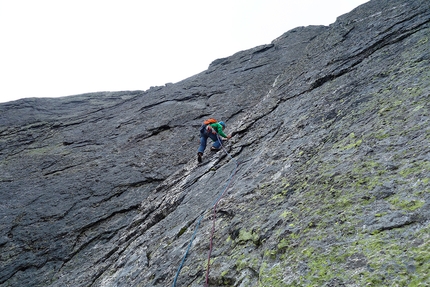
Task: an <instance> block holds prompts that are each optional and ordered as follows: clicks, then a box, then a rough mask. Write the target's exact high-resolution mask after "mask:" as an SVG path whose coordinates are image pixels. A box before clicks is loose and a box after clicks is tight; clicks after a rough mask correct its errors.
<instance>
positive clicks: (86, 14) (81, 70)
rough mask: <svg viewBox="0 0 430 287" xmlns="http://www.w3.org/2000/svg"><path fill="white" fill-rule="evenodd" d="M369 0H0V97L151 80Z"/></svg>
mask: <svg viewBox="0 0 430 287" xmlns="http://www.w3.org/2000/svg"><path fill="white" fill-rule="evenodd" d="M365 2H367V1H366V0H300V1H298V0H216V1H215V0H213V1H209V0H116V1H111V0H69V1H67V0H0V37H1V44H0V102H7V101H11V100H15V99H19V98H24V97H60V96H69V95H75V94H82V93H89V92H99V91H123V90H147V89H148V88H150V87H151V86H161V85H164V84H166V83H175V82H178V81H181V80H183V79H186V78H188V77H190V76H193V75H195V74H197V73H200V72H202V71H204V70H206V69H207V68H208V66H209V64H210V63H211V62H212V61H213V60H215V59H218V58H223V57H227V56H230V55H232V54H234V53H236V52H239V51H241V50H246V49H250V48H253V47H255V46H259V45H263V44H269V43H270V42H271V41H272V40H274V39H275V38H277V37H279V36H281V35H282V34H283V33H285V32H287V31H288V30H291V29H293V28H295V27H298V26H308V25H329V24H331V23H333V22H335V20H336V17H338V16H340V15H342V14H345V13H347V12H349V11H351V10H352V9H354V8H355V7H357V6H359V5H361V4H363V3H365Z"/></svg>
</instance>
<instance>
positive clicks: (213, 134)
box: [197, 118, 231, 162]
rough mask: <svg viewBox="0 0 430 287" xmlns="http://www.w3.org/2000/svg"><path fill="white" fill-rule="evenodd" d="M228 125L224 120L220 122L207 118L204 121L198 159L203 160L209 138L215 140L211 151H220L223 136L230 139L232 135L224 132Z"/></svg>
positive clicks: (201, 128)
mask: <svg viewBox="0 0 430 287" xmlns="http://www.w3.org/2000/svg"><path fill="white" fill-rule="evenodd" d="M225 127H226V125H225V123H224V122H222V121H221V122H218V121H216V120H215V119H212V118H210V119H207V120H206V121H204V122H203V124H202V126H201V127H200V147H199V150H198V152H197V161H198V162H202V157H203V153H204V151H205V149H206V144H207V140H208V138H211V140H213V142H214V143H213V144H212V147H211V151H218V150H220V149H221V145H222V143H221V140H222V139H221V138H220V136H221V137H223V138H226V139H230V138H231V134H230V135H226V134H225V133H224V129H225Z"/></svg>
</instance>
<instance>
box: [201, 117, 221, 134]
mask: <svg viewBox="0 0 430 287" xmlns="http://www.w3.org/2000/svg"><path fill="white" fill-rule="evenodd" d="M217 122H218V121H217V120H216V119H214V118H209V119H207V120H205V121H204V122H203V124H202V126H201V128H200V132H201V133H202V132H203V131H204V130H205V129H207V130H208V131H209V132H211V133H216V132H215V131H214V130H213V129H212V128H211V126H210V124H214V123H217Z"/></svg>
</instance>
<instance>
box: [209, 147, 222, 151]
mask: <svg viewBox="0 0 430 287" xmlns="http://www.w3.org/2000/svg"><path fill="white" fill-rule="evenodd" d="M220 149H221V148H215V147H211V151H219V150H220Z"/></svg>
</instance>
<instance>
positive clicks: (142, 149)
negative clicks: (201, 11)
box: [0, 0, 430, 287]
mask: <svg viewBox="0 0 430 287" xmlns="http://www.w3.org/2000/svg"><path fill="white" fill-rule="evenodd" d="M429 35H430V2H429V1H428V0H390V1H384V0H372V1H370V2H368V3H366V4H364V5H361V6H359V7H357V8H356V9H354V10H353V11H351V12H350V13H348V14H345V15H342V16H340V17H339V18H338V19H337V21H336V22H335V23H333V24H332V25H330V26H328V27H326V26H309V27H299V28H296V29H293V30H291V31H288V32H286V33H285V34H284V35H282V36H280V37H279V38H277V39H275V40H274V41H273V42H272V43H271V44H268V45H262V46H259V47H255V48H253V49H250V50H246V51H240V52H238V53H236V54H234V55H232V56H230V57H228V58H224V59H218V60H215V61H214V62H213V63H212V64H211V65H210V66H209V68H208V69H207V70H206V71H204V72H202V73H200V74H197V75H195V76H192V77H190V78H188V79H185V80H183V81H181V82H179V83H175V84H167V85H166V86H163V87H153V88H151V89H149V90H147V91H124V92H115V93H108V92H103V93H97V94H86V95H79V96H71V97H65V98H57V99H23V100H19V101H14V102H9V103H5V104H0V267H1V268H0V286H2V287H3V286H17V287H18V286H52V287H54V286H55V287H57V286H58V287H60V286H61V287H63V286H73V287H75V286H172V284H173V282H174V280H176V286H203V285H204V284H205V281H206V278H207V280H208V283H209V286H429V285H430V277H429V273H428V270H430V263H429V262H430V226H429V223H430V121H429V111H430V97H429V93H430V69H429V62H430V42H429ZM207 117H215V118H217V119H219V120H223V121H225V122H226V123H227V130H226V131H227V132H232V133H233V138H232V139H231V140H229V141H226V142H225V149H226V151H228V153H229V155H231V156H232V158H231V157H230V156H228V155H227V154H226V153H225V152H224V151H219V152H217V153H211V152H210V151H209V150H208V149H207V150H206V152H205V155H204V161H203V163H202V164H201V165H198V164H197V159H196V151H197V147H198V144H199V136H198V129H199V127H200V125H201V123H202V121H203V120H204V119H205V118H207ZM218 199H219V202H218V203H217V205H216V207H217V208H216V213H214V211H213V209H212V207H213V205H214V203H215V202H217V200H218ZM214 223H215V224H214ZM212 234H213V237H212ZM211 237H212V247H211V248H210V247H209V244H210V241H211ZM191 239H193V241H192V242H191ZM190 242H191V243H192V244H191V245H190ZM187 251H188V253H187ZM209 252H210V262H209V264H208V255H209ZM185 254H187V256H186V259H185V260H184V262H183V264H181V261H182V259H183V258H184V255H185ZM180 267H181V268H180ZM208 267H209V268H208ZM178 269H180V272H178ZM208 269H209V272H208ZM206 274H208V276H206Z"/></svg>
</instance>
